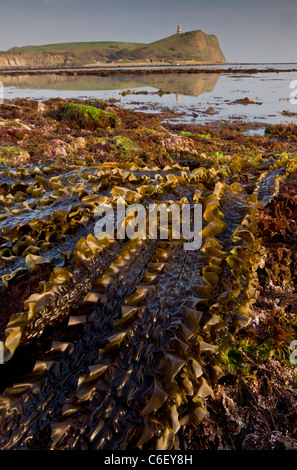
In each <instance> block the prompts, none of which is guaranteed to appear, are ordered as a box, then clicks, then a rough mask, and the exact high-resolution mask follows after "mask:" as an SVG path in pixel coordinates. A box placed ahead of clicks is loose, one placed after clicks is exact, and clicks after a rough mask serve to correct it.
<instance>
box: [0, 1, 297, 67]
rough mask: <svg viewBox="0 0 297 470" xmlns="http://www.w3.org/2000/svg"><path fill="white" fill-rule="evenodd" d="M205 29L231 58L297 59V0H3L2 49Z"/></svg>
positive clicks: (155, 36)
mask: <svg viewBox="0 0 297 470" xmlns="http://www.w3.org/2000/svg"><path fill="white" fill-rule="evenodd" d="M178 24H181V26H182V30H183V32H186V31H193V30H198V29H201V30H202V31H204V32H205V33H208V34H215V35H216V36H217V38H218V40H219V43H220V46H221V49H222V51H223V53H224V55H225V57H226V60H227V62H266V63H268V62H297V51H296V49H297V46H296V45H297V0H246V1H243V0H146V1H144V0H104V1H103V0H0V50H7V49H9V48H11V47H14V46H26V45H39V44H52V43H59V42H76V41H128V42H143V43H149V42H153V41H156V40H158V39H162V38H165V37H167V36H171V35H172V34H175V33H176V29H177V25H178Z"/></svg>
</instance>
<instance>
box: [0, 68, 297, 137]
mask: <svg viewBox="0 0 297 470" xmlns="http://www.w3.org/2000/svg"><path fill="white" fill-rule="evenodd" d="M151 68H153V69H154V73H152V74H143V75H139V74H138V73H137V71H139V70H141V69H143V67H137V68H135V67H121V69H124V70H125V74H119V73H117V72H118V71H117V69H116V68H113V67H109V74H108V75H107V76H99V75H94V74H92V75H90V74H88V71H86V73H85V74H82V70H83V69H77V71H79V72H80V73H79V74H77V75H69V74H67V73H63V70H56V71H55V73H54V72H53V71H50V70H48V71H47V70H43V71H42V73H39V74H32V73H30V72H28V73H22V74H19V73H15V72H11V73H10V74H9V75H7V74H5V75H4V74H3V75H1V70H0V81H2V84H3V98H4V100H10V99H14V98H31V99H35V100H40V101H43V100H47V99H49V98H58V97H60V98H68V99H71V98H79V99H99V100H104V101H108V102H111V103H114V104H116V105H118V106H122V107H124V108H129V109H134V110H135V111H141V112H148V113H156V114H157V113H163V115H164V117H163V119H164V121H171V122H178V123H187V124H211V123H215V122H222V121H228V122H249V123H251V128H252V127H253V126H254V131H252V132H255V133H259V134H261V133H263V132H265V128H266V127H267V126H268V125H270V124H277V123H297V72H295V71H292V69H295V70H297V64H296V63H290V64H284V63H282V64H224V65H209V66H206V65H197V66H191V67H190V68H191V69H192V71H191V73H187V70H186V67H184V66H183V67H182V70H179V69H180V68H181V67H179V66H175V67H171V69H170V70H171V71H172V72H171V73H162V70H161V69H162V67H150V69H151ZM167 69H168V68H167ZM193 69H195V70H196V69H197V73H195V72H194V73H193ZM205 69H211V70H213V69H215V73H210V72H207V73H203V70H205ZM89 70H92V72H94V70H96V68H93V69H89ZM249 70H251V72H249ZM73 71H75V70H73ZM177 71H178V73H176V72H177ZM183 71H184V72H183ZM255 71H257V72H258V73H257V72H255ZM158 72H160V73H158Z"/></svg>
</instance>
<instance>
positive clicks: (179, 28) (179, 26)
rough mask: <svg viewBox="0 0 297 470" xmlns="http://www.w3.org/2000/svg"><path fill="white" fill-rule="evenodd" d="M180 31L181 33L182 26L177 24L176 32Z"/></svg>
mask: <svg viewBox="0 0 297 470" xmlns="http://www.w3.org/2000/svg"><path fill="white" fill-rule="evenodd" d="M181 33H182V27H181V25H180V24H179V25H178V27H177V34H181Z"/></svg>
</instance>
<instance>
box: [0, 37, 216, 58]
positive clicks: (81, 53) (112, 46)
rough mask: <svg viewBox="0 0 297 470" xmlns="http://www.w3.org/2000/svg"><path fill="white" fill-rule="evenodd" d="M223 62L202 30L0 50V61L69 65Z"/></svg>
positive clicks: (212, 40)
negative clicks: (137, 39)
mask: <svg viewBox="0 0 297 470" xmlns="http://www.w3.org/2000/svg"><path fill="white" fill-rule="evenodd" d="M131 60H133V61H164V62H182V61H195V62H212V63H225V57H224V54H223V53H222V51H221V48H220V45H219V42H218V39H217V37H216V36H214V35H209V34H205V33H204V32H203V31H200V30H199V31H190V32H186V33H182V34H174V35H173V36H170V37H167V38H164V39H161V40H158V41H155V42H152V43H151V44H143V43H130V42H113V41H109V42H108V41H101V42H73V43H61V44H47V45H42V46H26V47H14V48H12V49H9V50H8V51H7V52H3V53H2V54H0V65H4V66H5V65H6V66H41V65H45V66H50V65H53V66H67V65H68V66H70V65H87V64H96V63H98V62H99V63H102V62H103V63H106V62H110V61H113V62H125V61H131Z"/></svg>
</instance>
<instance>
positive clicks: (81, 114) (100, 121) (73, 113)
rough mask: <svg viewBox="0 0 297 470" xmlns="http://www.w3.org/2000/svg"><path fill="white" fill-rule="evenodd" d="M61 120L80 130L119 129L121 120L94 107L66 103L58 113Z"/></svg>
mask: <svg viewBox="0 0 297 470" xmlns="http://www.w3.org/2000/svg"><path fill="white" fill-rule="evenodd" d="M60 117H61V120H63V121H69V122H71V123H76V124H77V125H78V126H79V127H80V128H83V129H90V130H95V129H98V128H103V129H107V128H111V129H114V128H119V127H121V119H120V118H119V116H117V115H116V114H115V113H112V112H109V111H105V110H103V109H100V108H95V107H94V106H87V105H84V104H76V103H68V104H66V106H64V108H63V109H62V111H61V113H60Z"/></svg>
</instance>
